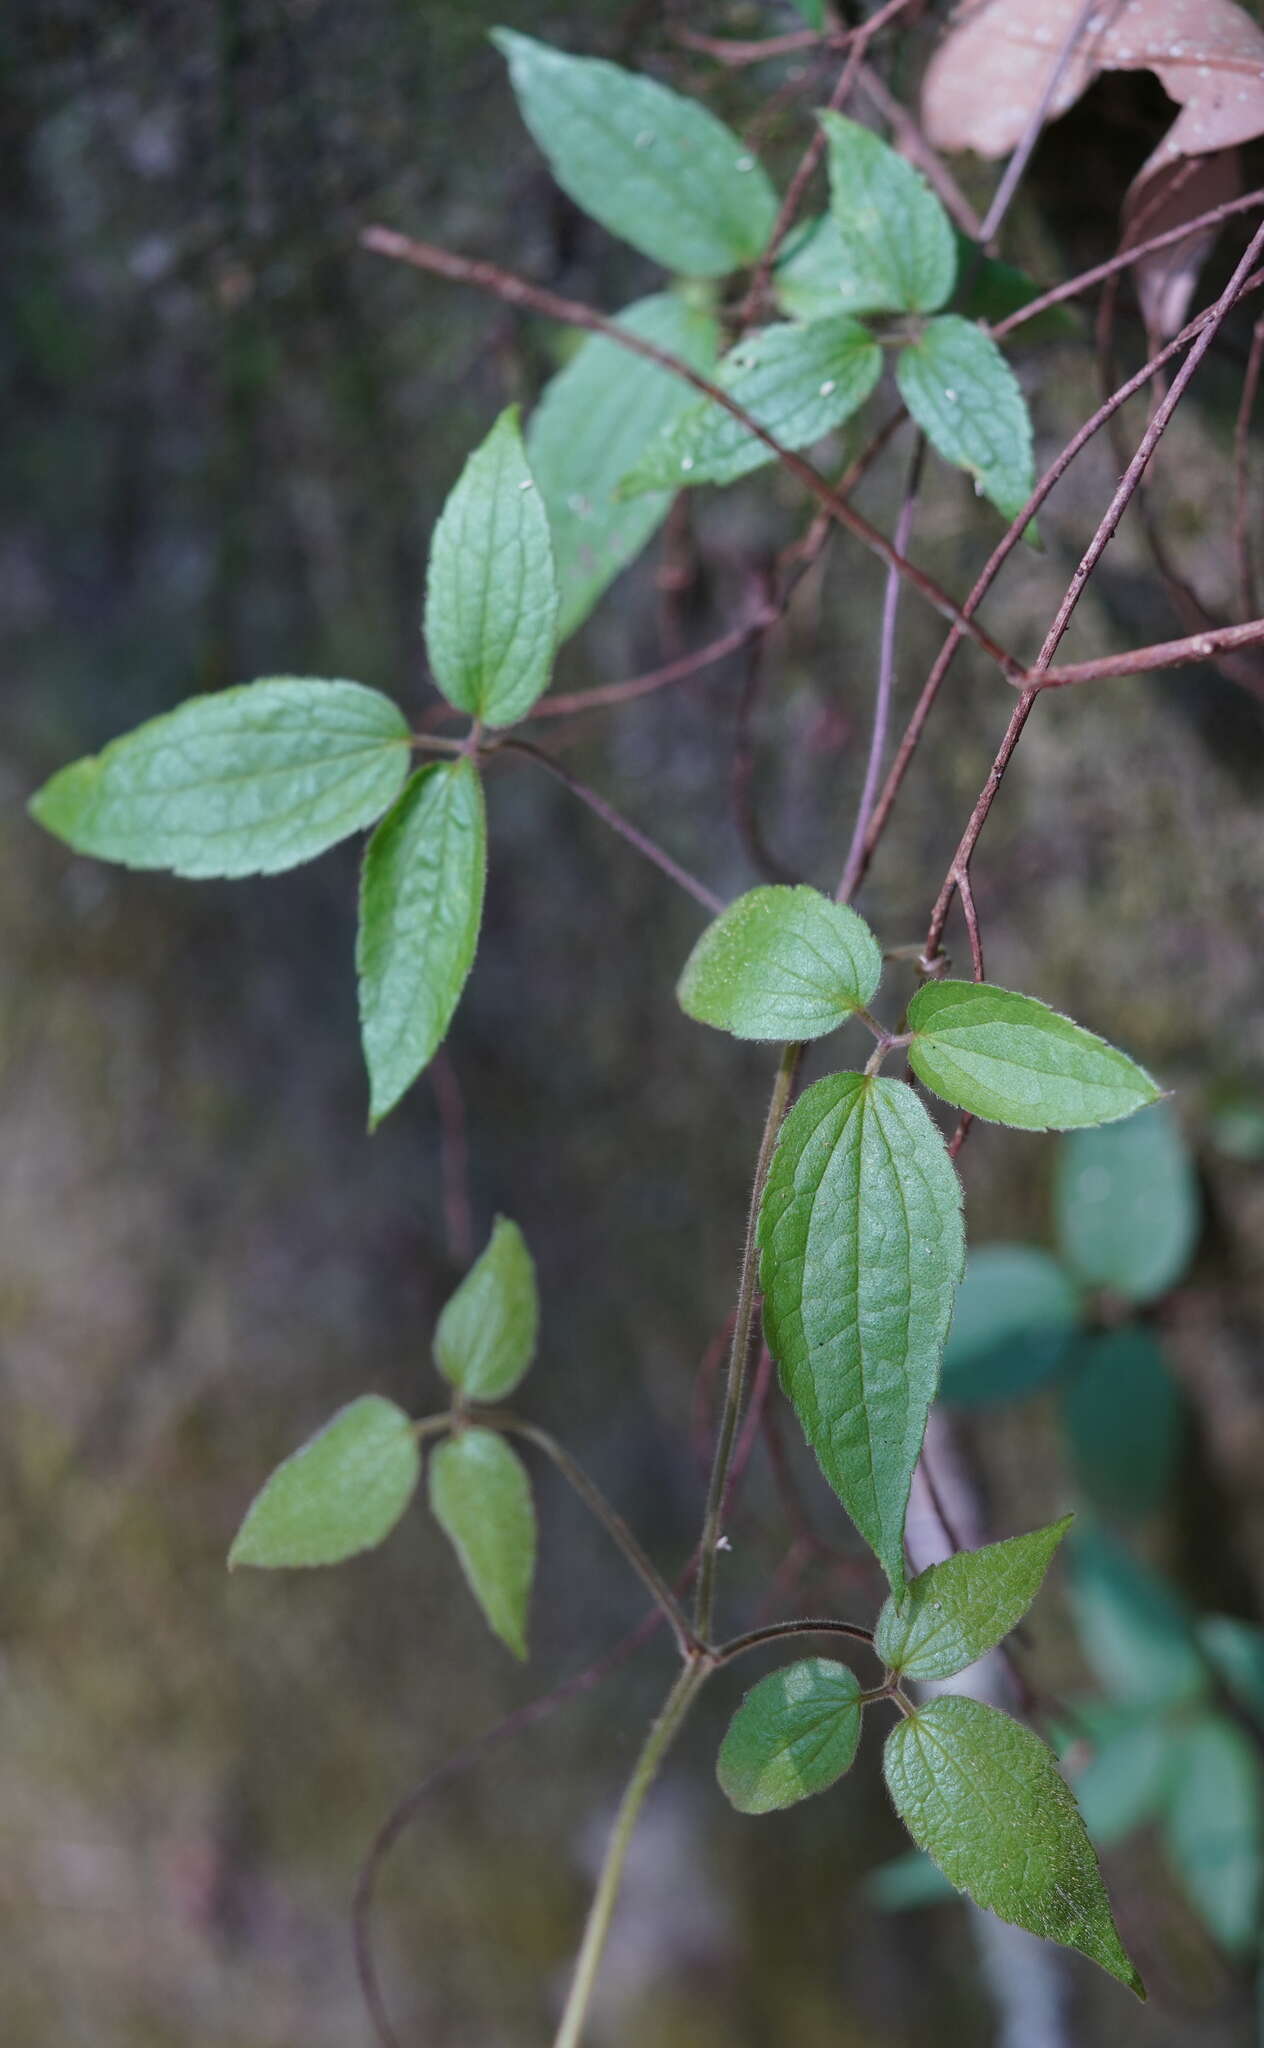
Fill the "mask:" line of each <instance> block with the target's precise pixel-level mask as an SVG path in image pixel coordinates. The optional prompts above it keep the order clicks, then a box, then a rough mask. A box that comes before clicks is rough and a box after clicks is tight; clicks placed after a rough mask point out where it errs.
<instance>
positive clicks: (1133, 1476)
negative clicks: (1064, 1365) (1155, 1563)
mask: <svg viewBox="0 0 1264 2048" xmlns="http://www.w3.org/2000/svg"><path fill="white" fill-rule="evenodd" d="M1062 1417H1063V1423H1064V1425H1065V1429H1066V1438H1067V1444H1068V1447H1069V1450H1070V1454H1071V1466H1072V1469H1073V1471H1074V1473H1075V1476H1076V1479H1077V1481H1078V1483H1079V1485H1080V1487H1081V1488H1082V1490H1083V1492H1084V1494H1085V1496H1086V1498H1087V1499H1088V1500H1090V1501H1091V1502H1092V1503H1093V1505H1094V1506H1095V1507H1098V1508H1100V1509H1101V1510H1102V1512H1103V1513H1108V1514H1117V1515H1122V1516H1125V1517H1132V1516H1140V1515H1150V1514H1153V1513H1154V1512H1155V1510H1156V1509H1157V1508H1159V1507H1161V1506H1162V1504H1163V1501H1164V1499H1165V1497H1166V1495H1167V1493H1168V1490H1169V1488H1170V1486H1171V1483H1172V1476H1173V1473H1174V1471H1175V1468H1176V1460H1177V1456H1178V1454H1179V1452H1180V1446H1181V1428H1182V1422H1183V1411H1182V1406H1181V1398H1180V1394H1179V1392H1178V1390H1177V1386H1176V1382H1175V1380H1174V1379H1173V1378H1172V1375H1171V1373H1170V1372H1169V1371H1168V1369H1167V1366H1166V1365H1165V1363H1164V1360H1163V1353H1162V1352H1161V1351H1160V1349H1159V1347H1158V1345H1157V1344H1156V1342H1155V1340H1154V1338H1153V1336H1152V1335H1151V1333H1150V1332H1149V1331H1148V1330H1145V1329H1142V1328H1141V1327H1140V1326H1139V1325H1137V1324H1133V1325H1131V1326H1129V1325H1124V1326H1123V1327H1122V1328H1120V1329H1117V1330H1105V1331H1102V1332H1100V1333H1099V1334H1097V1335H1095V1336H1092V1337H1087V1338H1085V1339H1084V1340H1083V1341H1082V1342H1081V1343H1080V1344H1079V1345H1077V1346H1076V1349H1075V1351H1074V1352H1073V1354H1072V1359H1071V1371H1070V1373H1069V1375H1068V1378H1067V1382H1066V1389H1065V1392H1064V1393H1063V1397H1062Z"/></svg>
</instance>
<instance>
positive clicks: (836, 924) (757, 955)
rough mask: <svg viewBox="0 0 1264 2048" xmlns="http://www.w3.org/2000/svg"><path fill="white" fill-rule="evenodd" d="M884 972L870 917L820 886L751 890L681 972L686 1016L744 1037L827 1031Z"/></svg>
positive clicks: (859, 1005) (711, 929)
mask: <svg viewBox="0 0 1264 2048" xmlns="http://www.w3.org/2000/svg"><path fill="white" fill-rule="evenodd" d="M881 974H882V951H881V948H880V947H879V945H878V942H877V940H876V939H875V938H874V936H873V933H872V932H871V931H870V929H869V927H868V925H867V924H866V923H865V921H864V919H863V918H861V917H857V915H856V913H855V911H854V910H848V909H847V908H846V907H845V905H843V904H841V903H835V902H833V901H831V899H830V898H829V897H828V896H823V895H822V894H821V892H820V890H819V889H808V888H787V887H783V886H774V887H770V888H766V889H751V890H749V891H748V892H747V894H746V895H745V896H739V897H738V899H737V901H736V903H731V904H730V905H729V907H728V909H727V910H726V911H725V912H724V913H723V915H722V916H720V917H718V918H717V919H716V920H715V923H714V924H711V925H708V926H707V929H706V930H705V931H704V933H703V934H702V937H701V938H700V939H699V941H698V943H697V945H696V946H695V947H694V949H693V951H692V953H691V954H690V955H689V958H688V960H687V961H686V962H685V969H684V973H683V974H682V975H681V977H680V981H679V984H678V985H677V989H676V994H677V996H678V997H679V999H680V1007H681V1009H682V1010H683V1011H684V1012H685V1014H686V1016H689V1017H694V1018H696V1019H697V1021H698V1022H699V1023H700V1024H713V1025H714V1026H715V1027H716V1029H717V1030H719V1031H730V1032H732V1034H733V1036H734V1037H735V1038H763V1039H782V1040H786V1039H804V1038H820V1037H822V1036H823V1034H824V1033H825V1032H827V1031H833V1030H834V1029H835V1028H836V1027H837V1026H838V1025H839V1024H842V1023H843V1022H844V1021H845V1020H846V1018H848V1017H849V1016H850V1015H851V1014H852V1012H853V1011H854V1010H857V1009H863V1008H864V1006H865V1005H866V1004H867V1003H868V1002H869V999H870V997H871V996H872V995H873V992H874V990H875V989H876V988H877V986H878V982H879V979H880V977H881Z"/></svg>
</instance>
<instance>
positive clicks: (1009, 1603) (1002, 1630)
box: [874, 1515, 1071, 1680]
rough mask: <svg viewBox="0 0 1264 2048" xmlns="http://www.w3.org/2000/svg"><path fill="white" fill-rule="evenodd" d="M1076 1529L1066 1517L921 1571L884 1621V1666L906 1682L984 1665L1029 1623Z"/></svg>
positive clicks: (877, 1641) (879, 1637) (880, 1639)
mask: <svg viewBox="0 0 1264 2048" xmlns="http://www.w3.org/2000/svg"><path fill="white" fill-rule="evenodd" d="M1070 1525H1071V1517H1070V1515H1064V1516H1063V1517H1062V1519H1061V1521H1058V1522H1051V1523H1050V1524H1049V1525H1048V1527H1047V1528H1044V1529H1033V1530H1031V1531H1030V1533H1029V1534H1027V1535H1025V1536H1011V1537H1009V1538H1008V1539H1006V1540H1005V1541H1004V1542H1001V1543H989V1544H987V1545H986V1546H985V1547H984V1548H983V1549H982V1550H961V1551H958V1552H957V1553H956V1555H955V1556H953V1557H949V1558H946V1559H945V1560H944V1561H943V1562H942V1563H941V1564H933V1565H930V1566H929V1567H928V1568H927V1570H925V1571H924V1572H919V1573H918V1576H917V1577H916V1578H915V1579H912V1580H910V1582H909V1584H908V1585H907V1586H906V1588H905V1590H904V1592H903V1594H902V1595H901V1596H900V1597H899V1598H898V1599H897V1598H896V1597H895V1596H892V1597H891V1598H889V1599H888V1600H887V1602H886V1605H885V1606H884V1607H883V1609H882V1612H881V1614H880V1615H879V1617H878V1628H877V1634H876V1636H875V1638H874V1648H875V1650H876V1651H877V1653H878V1655H879V1656H880V1657H881V1658H882V1661H883V1663H884V1664H885V1665H886V1666H887V1667H888V1669H889V1670H891V1671H894V1672H896V1673H897V1674H898V1675H899V1676H900V1677H903V1678H910V1679H918V1680H923V1679H939V1678H952V1677H953V1676H954V1675H955V1673H957V1672H958V1671H964V1670H965V1669H966V1667H967V1665H970V1664H973V1663H975V1662H977V1660H978V1659H979V1658H980V1657H982V1656H983V1655H984V1654H985V1652H986V1651H988V1650H991V1649H994V1648H995V1647H996V1645H997V1643H999V1642H1000V1641H1001V1639H1002V1637H1004V1636H1007V1635H1008V1634H1009V1632H1010V1630H1011V1629H1012V1628H1014V1627H1016V1626H1017V1624H1018V1623H1019V1622H1020V1621H1021V1620H1022V1618H1023V1616H1024V1614H1026V1612H1027V1609H1028V1608H1029V1607H1030V1606H1031V1603H1032V1601H1033V1600H1034V1599H1035V1597H1036V1594H1037V1593H1038V1592H1039V1591H1040V1586H1041V1583H1042V1581H1043V1579H1044V1575H1045V1573H1046V1571H1047V1570H1048V1567H1049V1561H1050V1559H1051V1558H1052V1556H1053V1553H1054V1551H1055V1550H1056V1549H1057V1547H1058V1545H1059V1543H1060V1542H1061V1541H1062V1538H1063V1537H1064V1536H1065V1534H1066V1532H1067V1530H1068V1528H1069V1527H1070Z"/></svg>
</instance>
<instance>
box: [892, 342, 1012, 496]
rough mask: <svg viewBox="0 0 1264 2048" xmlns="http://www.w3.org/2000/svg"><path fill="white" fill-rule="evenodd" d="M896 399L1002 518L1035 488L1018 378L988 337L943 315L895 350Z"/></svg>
mask: <svg viewBox="0 0 1264 2048" xmlns="http://www.w3.org/2000/svg"><path fill="white" fill-rule="evenodd" d="M895 379H896V383H897V384H898V385H899V387H900V396H901V398H902V399H903V400H904V403H905V405H907V407H908V409H909V411H910V412H911V413H912V415H913V418H914V419H915V420H916V421H917V424H918V426H919V427H920V428H921V429H922V432H923V433H924V434H925V436H926V438H927V440H928V441H929V442H930V444H931V447H932V448H934V450H935V451H936V453H937V454H939V455H942V456H943V459H944V461H945V462H950V463H952V464H953V466H954V468H957V469H964V470H965V471H966V472H967V474H968V475H970V476H972V477H973V478H974V479H975V484H976V488H977V489H978V490H979V491H980V492H981V493H982V495H983V496H984V497H985V498H990V499H991V501H992V503H993V504H994V505H995V506H996V509H997V511H998V512H1000V513H1001V514H1002V515H1003V516H1004V517H1005V518H1006V519H1014V518H1015V517H1016V516H1017V515H1018V513H1019V512H1021V511H1022V508H1023V506H1024V505H1025V504H1026V503H1027V500H1028V498H1030V496H1031V494H1032V491H1033V490H1034V489H1035V484H1036V472H1035V466H1034V463H1033V460H1032V442H1031V418H1030V416H1029V414H1028V411H1027V401H1026V399H1025V398H1024V397H1023V394H1022V391H1021V389H1020V388H1019V383H1018V379H1017V377H1015V375H1014V372H1013V371H1012V370H1011V369H1010V366H1009V364H1008V363H1007V362H1006V360H1005V358H1004V356H1003V355H1002V354H1001V351H1000V349H999V348H998V347H997V345H996V343H995V342H994V341H993V340H992V338H991V336H990V335H987V334H985V333H984V332H983V329H982V328H981V327H979V326H977V325H976V324H975V322H974V321H973V320H963V319H962V318H961V317H960V316H959V315H958V314H956V313H945V314H942V315H941V316H940V318H939V319H937V320H931V321H930V322H929V323H928V324H927V327H926V330H925V332H924V333H923V335H922V337H921V339H920V341H916V342H914V343H913V344H912V346H911V347H909V348H905V349H901V351H900V354H899V358H898V360H897V362H896V366H895Z"/></svg>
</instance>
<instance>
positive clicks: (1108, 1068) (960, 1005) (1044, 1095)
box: [908, 981, 1159, 1131]
mask: <svg viewBox="0 0 1264 2048" xmlns="http://www.w3.org/2000/svg"><path fill="white" fill-rule="evenodd" d="M908 1021H909V1028H910V1030H911V1031H912V1033H913V1043H912V1044H911V1045H910V1047H909V1065H910V1066H911V1067H912V1069H913V1071H914V1073H915V1074H916V1075H917V1076H918V1078H919V1080H921V1081H924V1082H925V1083H926V1086H927V1087H928V1088H933V1089H934V1091H935V1093H936V1095H939V1096H941V1097H942V1098H943V1100H944V1101H945V1102H951V1103H952V1104H953V1105H954V1106H955V1107H956V1108H958V1109H964V1110H968V1111H969V1112H970V1113H971V1114H972V1115H973V1116H981V1117H987V1118H989V1119H990V1120H991V1121H992V1122H993V1123H1003V1124H1008V1125H1010V1126H1011V1128H1013V1129H1015V1130H1026V1131H1044V1130H1068V1129H1070V1128H1072V1127H1073V1126H1075V1125H1083V1124H1099V1123H1107V1122H1110V1121H1112V1120H1114V1119H1116V1118H1119V1117H1125V1116H1130V1115H1131V1114H1132V1112H1133V1111H1134V1110H1136V1109H1141V1108H1144V1107H1145V1106H1146V1105H1147V1104H1148V1103H1151V1102H1154V1101H1157V1099H1158V1095H1159V1090H1158V1087H1157V1085H1156V1083H1155V1082H1154V1081H1153V1080H1151V1078H1150V1076H1149V1074H1147V1073H1146V1072H1145V1070H1144V1068H1142V1067H1139V1066H1138V1065H1137V1064H1136V1062H1135V1061H1134V1060H1130V1059H1129V1058H1128V1056H1127V1054H1126V1053H1122V1052H1118V1051H1117V1050H1116V1048H1115V1047H1114V1046H1112V1045H1107V1043H1106V1041H1105V1039H1102V1038H1098V1037H1096V1036H1095V1034H1094V1033H1093V1032H1091V1031H1085V1030H1084V1028H1083V1026H1082V1025H1079V1024H1074V1023H1072V1021H1071V1019H1070V1018H1069V1017H1063V1016H1061V1015H1060V1014H1059V1012H1058V1011H1057V1010H1051V1009H1050V1008H1049V1007H1048V1005H1047V1004H1046V1003H1041V1002H1037V1000H1036V998H1035V997H1034V996H1024V995H1018V994H1016V993H1015V992H1014V991H1013V990H1012V989H1001V988H993V987H992V986H991V985H990V984H989V983H988V982H974V981H930V982H927V983H926V984H925V985H924V986H923V987H922V988H920V989H919V990H918V992H917V994H916V995H915V996H914V998H913V1000H912V1002H911V1003H910V1004H909V1009H908Z"/></svg>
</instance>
